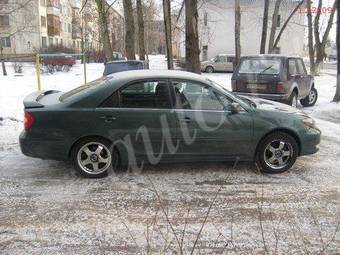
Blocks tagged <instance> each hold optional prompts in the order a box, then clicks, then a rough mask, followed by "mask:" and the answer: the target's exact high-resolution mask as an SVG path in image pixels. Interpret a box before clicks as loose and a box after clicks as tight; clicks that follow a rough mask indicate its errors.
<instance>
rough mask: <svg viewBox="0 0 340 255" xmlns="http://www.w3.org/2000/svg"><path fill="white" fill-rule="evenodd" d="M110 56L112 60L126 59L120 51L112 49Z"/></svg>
mask: <svg viewBox="0 0 340 255" xmlns="http://www.w3.org/2000/svg"><path fill="white" fill-rule="evenodd" d="M112 57H113V59H112V60H126V58H125V57H124V55H123V54H122V53H121V52H116V51H114V52H113V53H112Z"/></svg>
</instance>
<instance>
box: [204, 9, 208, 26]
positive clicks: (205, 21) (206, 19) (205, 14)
mask: <svg viewBox="0 0 340 255" xmlns="http://www.w3.org/2000/svg"><path fill="white" fill-rule="evenodd" d="M204 26H208V13H206V12H205V13H204Z"/></svg>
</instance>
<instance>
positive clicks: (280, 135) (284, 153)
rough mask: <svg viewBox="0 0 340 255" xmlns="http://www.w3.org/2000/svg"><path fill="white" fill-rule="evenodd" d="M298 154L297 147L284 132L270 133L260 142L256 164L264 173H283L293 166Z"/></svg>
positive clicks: (293, 140) (291, 138)
mask: <svg viewBox="0 0 340 255" xmlns="http://www.w3.org/2000/svg"><path fill="white" fill-rule="evenodd" d="M298 152H299V146H298V144H297V142H296V140H295V139H294V138H293V137H292V136H291V135H289V134H287V133H285V132H275V133H271V134H269V135H268V136H266V137H265V138H264V139H262V140H261V141H260V143H259V145H258V147H257V151H256V163H257V165H258V166H259V167H260V169H261V171H262V172H264V173H269V174H277V173H283V172H285V171H287V170H289V169H290V168H291V167H292V166H293V165H294V163H295V161H296V159H297V156H298Z"/></svg>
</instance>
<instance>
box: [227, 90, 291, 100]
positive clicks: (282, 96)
mask: <svg viewBox="0 0 340 255" xmlns="http://www.w3.org/2000/svg"><path fill="white" fill-rule="evenodd" d="M234 93H235V94H237V95H240V96H251V97H260V98H263V99H268V100H272V101H279V102H284V101H287V100H288V99H289V97H290V95H289V94H262V93H245V92H237V91H235V92H234Z"/></svg>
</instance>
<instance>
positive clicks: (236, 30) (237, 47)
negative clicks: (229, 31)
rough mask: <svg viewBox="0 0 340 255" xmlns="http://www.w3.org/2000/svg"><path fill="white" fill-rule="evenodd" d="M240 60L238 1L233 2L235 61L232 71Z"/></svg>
mask: <svg viewBox="0 0 340 255" xmlns="http://www.w3.org/2000/svg"><path fill="white" fill-rule="evenodd" d="M240 58H241V7H240V0H235V61H234V63H233V64H234V69H235V67H236V66H237V65H238V63H239V62H240Z"/></svg>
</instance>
